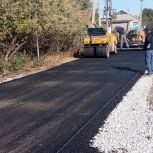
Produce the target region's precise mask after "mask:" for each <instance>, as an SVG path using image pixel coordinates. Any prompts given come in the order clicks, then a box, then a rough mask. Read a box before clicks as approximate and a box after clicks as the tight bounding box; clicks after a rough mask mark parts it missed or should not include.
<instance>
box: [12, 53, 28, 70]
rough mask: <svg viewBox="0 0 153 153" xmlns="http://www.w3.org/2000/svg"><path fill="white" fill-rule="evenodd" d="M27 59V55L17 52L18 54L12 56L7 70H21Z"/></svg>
mask: <svg viewBox="0 0 153 153" xmlns="http://www.w3.org/2000/svg"><path fill="white" fill-rule="evenodd" d="M27 61H28V57H27V55H26V54H25V53H19V54H18V55H16V56H14V57H13V59H11V60H10V66H9V70H10V71H13V72H16V71H19V70H22V69H23V68H24V66H25V64H26V63H27Z"/></svg>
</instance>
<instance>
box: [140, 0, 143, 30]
mask: <svg viewBox="0 0 153 153" xmlns="http://www.w3.org/2000/svg"><path fill="white" fill-rule="evenodd" d="M140 2H141V6H140V28H142V13H143V0H140Z"/></svg>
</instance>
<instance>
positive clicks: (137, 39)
mask: <svg viewBox="0 0 153 153" xmlns="http://www.w3.org/2000/svg"><path fill="white" fill-rule="evenodd" d="M127 39H128V43H129V46H130V47H138V48H142V47H143V45H144V41H145V32H144V30H143V29H135V30H131V31H129V32H128V33H127Z"/></svg>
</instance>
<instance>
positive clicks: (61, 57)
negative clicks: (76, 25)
mask: <svg viewBox="0 0 153 153" xmlns="http://www.w3.org/2000/svg"><path fill="white" fill-rule="evenodd" d="M74 60H77V58H75V57H73V56H72V54H70V53H60V54H55V55H51V56H45V57H43V62H42V66H40V67H36V68H28V67H27V68H25V69H23V70H21V71H18V72H16V73H5V74H2V75H0V83H2V82H6V81H8V80H12V79H13V78H18V77H19V78H20V77H24V76H28V75H31V74H35V73H38V72H42V71H45V70H47V69H50V68H53V67H56V66H60V65H62V64H64V63H68V62H71V61H74Z"/></svg>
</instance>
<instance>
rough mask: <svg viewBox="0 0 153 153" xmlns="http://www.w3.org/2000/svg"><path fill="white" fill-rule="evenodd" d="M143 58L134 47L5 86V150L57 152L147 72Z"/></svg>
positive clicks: (1, 88)
mask: <svg viewBox="0 0 153 153" xmlns="http://www.w3.org/2000/svg"><path fill="white" fill-rule="evenodd" d="M144 56H145V55H144V52H143V51H134V50H133V51H120V52H119V54H118V55H112V56H111V58H109V59H104V58H81V59H79V60H77V61H73V62H70V63H66V64H63V65H62V66H59V67H55V68H52V69H49V70H47V71H44V72H41V73H38V74H34V75H31V76H27V77H24V78H21V79H18V80H14V81H11V82H7V83H4V84H0V152H1V153H17V152H20V153H27V152H32V153H56V152H58V151H59V150H60V149H61V148H62V147H63V146H66V145H65V144H68V142H70V140H71V139H72V138H73V137H74V136H75V135H76V133H77V132H78V131H80V132H81V130H80V129H82V127H84V125H85V124H86V123H87V122H88V121H90V120H91V118H93V116H95V114H96V113H97V112H98V111H99V110H101V109H102V108H103V107H104V106H105V105H106V104H107V102H108V100H109V99H111V98H112V97H113V96H114V95H115V94H116V93H118V92H119V91H120V90H121V89H122V88H123V87H124V86H125V84H127V83H128V82H129V81H130V80H131V79H132V78H133V77H135V76H136V74H140V71H143V67H144V64H145V63H144ZM140 75H141V74H140ZM137 79H138V77H137ZM125 90H128V88H127V89H125ZM125 92H127V91H125ZM111 102H113V101H111ZM114 107H115V106H114ZM107 115H108V114H107ZM92 122H93V123H94V121H93V120H92ZM95 122H96V121H95ZM91 126H93V127H92V128H94V124H91ZM78 134H79V133H78ZM90 135H93V134H91V133H90ZM78 141H79V140H78ZM61 151H62V149H61ZM73 152H75V151H74V150H73ZM77 152H78V151H77ZM84 152H85V151H84Z"/></svg>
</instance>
